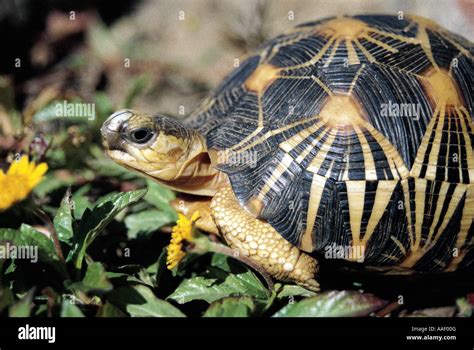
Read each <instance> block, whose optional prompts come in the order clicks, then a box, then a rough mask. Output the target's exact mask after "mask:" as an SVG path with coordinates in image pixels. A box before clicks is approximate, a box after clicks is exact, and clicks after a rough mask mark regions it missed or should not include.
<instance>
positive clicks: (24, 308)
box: [8, 288, 35, 317]
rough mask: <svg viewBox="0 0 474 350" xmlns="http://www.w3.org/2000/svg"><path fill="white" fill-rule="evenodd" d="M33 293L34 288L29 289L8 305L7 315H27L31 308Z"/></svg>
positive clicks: (29, 313)
mask: <svg viewBox="0 0 474 350" xmlns="http://www.w3.org/2000/svg"><path fill="white" fill-rule="evenodd" d="M34 294H35V288H32V289H30V291H28V293H26V295H25V296H24V297H23V298H22V299H21V300H19V301H18V302H16V303H15V304H13V305H12V306H10V309H9V310H8V315H9V316H10V317H29V316H30V315H31V310H32V309H33V296H34Z"/></svg>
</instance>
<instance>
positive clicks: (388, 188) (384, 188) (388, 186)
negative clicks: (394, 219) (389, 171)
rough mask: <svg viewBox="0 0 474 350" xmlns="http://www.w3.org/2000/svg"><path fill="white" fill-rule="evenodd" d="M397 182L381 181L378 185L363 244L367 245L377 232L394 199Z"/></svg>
mask: <svg viewBox="0 0 474 350" xmlns="http://www.w3.org/2000/svg"><path fill="white" fill-rule="evenodd" d="M397 184H398V181H397V180H388V181H379V182H378V184H377V191H376V192H375V199H374V206H373V208H372V212H371V213H370V218H369V222H368V223H367V230H366V232H365V235H364V237H363V238H362V244H364V245H365V244H367V242H368V241H369V239H370V237H372V234H373V233H374V231H375V228H376V227H377V225H378V223H379V222H380V219H382V216H383V214H384V213H385V209H386V208H387V205H388V203H389V202H390V199H391V198H392V195H393V191H394V190H395V187H396V186H397Z"/></svg>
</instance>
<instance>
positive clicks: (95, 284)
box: [67, 262, 112, 294]
mask: <svg viewBox="0 0 474 350" xmlns="http://www.w3.org/2000/svg"><path fill="white" fill-rule="evenodd" d="M67 287H68V289H70V290H80V291H82V292H85V293H93V294H101V293H106V292H108V291H110V290H112V284H111V283H110V281H109V280H108V278H107V274H106V271H105V269H104V266H103V265H102V264H101V263H100V262H93V263H91V264H89V266H87V271H86V275H85V276H84V278H83V280H82V281H81V282H75V283H71V284H69V285H67Z"/></svg>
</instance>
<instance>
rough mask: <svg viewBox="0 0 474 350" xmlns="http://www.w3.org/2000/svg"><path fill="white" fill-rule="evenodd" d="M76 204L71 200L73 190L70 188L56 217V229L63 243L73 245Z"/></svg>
mask: <svg viewBox="0 0 474 350" xmlns="http://www.w3.org/2000/svg"><path fill="white" fill-rule="evenodd" d="M73 206H74V202H73V201H72V199H71V188H68V189H67V191H66V194H65V195H64V197H63V199H62V200H61V205H60V206H59V209H58V211H57V213H56V216H55V217H54V229H55V230H56V232H57V234H58V239H59V240H60V241H61V242H65V243H67V244H71V240H72V236H73V230H72V223H73V218H72V208H73Z"/></svg>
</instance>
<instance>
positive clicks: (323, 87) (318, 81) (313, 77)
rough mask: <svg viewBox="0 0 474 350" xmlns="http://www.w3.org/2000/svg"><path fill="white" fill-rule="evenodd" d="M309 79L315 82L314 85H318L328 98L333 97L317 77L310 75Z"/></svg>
mask: <svg viewBox="0 0 474 350" xmlns="http://www.w3.org/2000/svg"><path fill="white" fill-rule="evenodd" d="M311 79H313V80H314V81H315V82H316V84H318V85H319V86H320V87H321V88H322V89H323V90H324V92H326V93H327V94H328V95H329V96H332V95H333V93H332V91H331V90H330V89H329V87H328V86H327V85H326V84H324V83H323V82H322V81H321V80H320V79H319V78H318V77H316V76H314V75H312V76H311Z"/></svg>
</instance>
